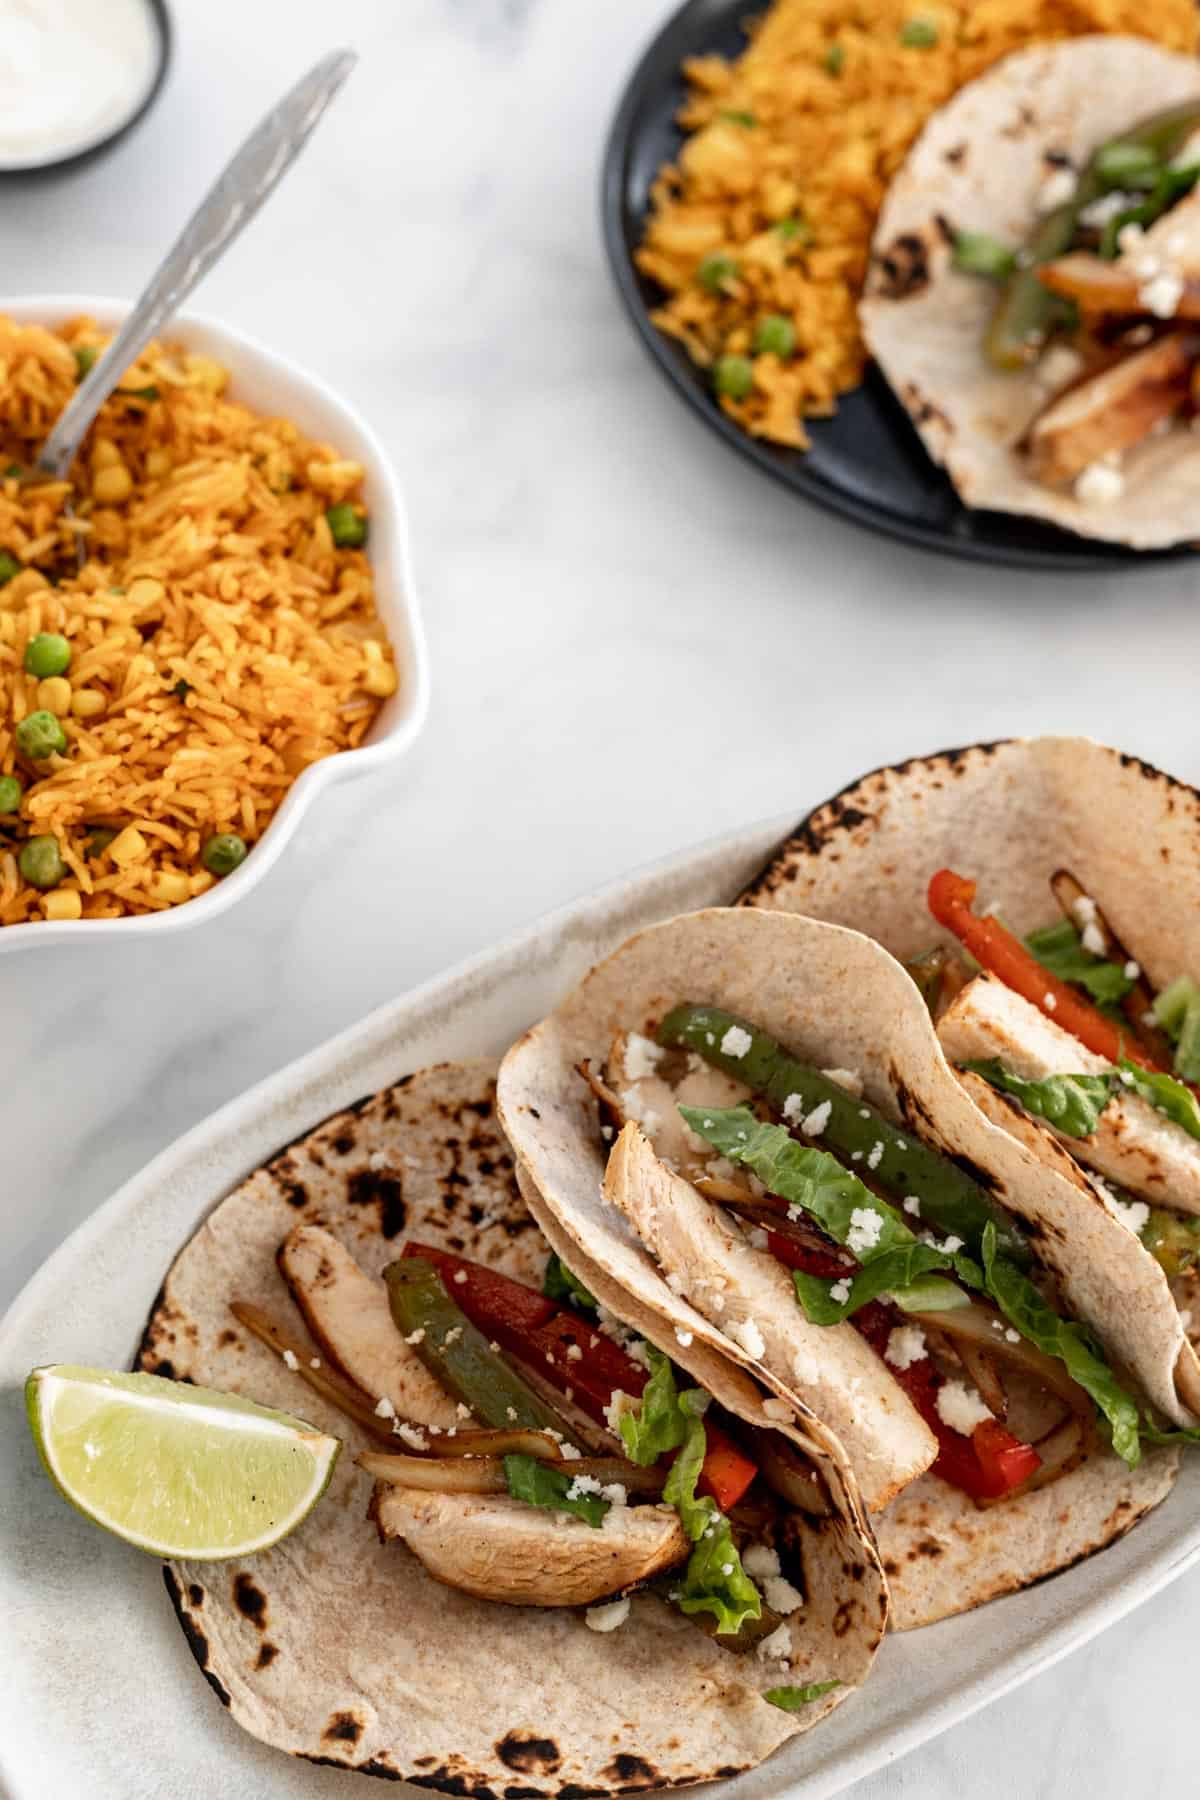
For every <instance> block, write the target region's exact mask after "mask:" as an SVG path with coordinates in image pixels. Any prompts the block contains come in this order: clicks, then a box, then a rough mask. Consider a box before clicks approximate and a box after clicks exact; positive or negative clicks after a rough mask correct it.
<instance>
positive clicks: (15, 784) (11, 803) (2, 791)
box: [0, 775, 25, 813]
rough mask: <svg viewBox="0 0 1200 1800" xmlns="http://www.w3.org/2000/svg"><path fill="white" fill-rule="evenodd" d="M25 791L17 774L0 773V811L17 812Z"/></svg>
mask: <svg viewBox="0 0 1200 1800" xmlns="http://www.w3.org/2000/svg"><path fill="white" fill-rule="evenodd" d="M24 792H25V789H24V788H23V787H22V786H21V783H20V782H19V781H18V780H17V778H16V776H15V775H0V813H15V812H16V810H17V808H18V807H19V806H20V804H21V795H22V794H23V793H24Z"/></svg>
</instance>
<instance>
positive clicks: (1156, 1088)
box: [1117, 1056, 1200, 1138]
mask: <svg viewBox="0 0 1200 1800" xmlns="http://www.w3.org/2000/svg"><path fill="white" fill-rule="evenodd" d="M1117 1079H1118V1081H1120V1082H1121V1083H1122V1084H1123V1085H1124V1086H1125V1087H1127V1088H1128V1089H1129V1090H1130V1092H1131V1093H1134V1094H1138V1095H1140V1096H1141V1098H1142V1099H1143V1100H1146V1101H1148V1102H1149V1104H1150V1105H1151V1106H1152V1107H1153V1108H1154V1110H1155V1111H1156V1112H1160V1113H1163V1114H1164V1115H1165V1116H1166V1117H1167V1118H1168V1119H1170V1120H1171V1121H1172V1123H1173V1124H1175V1125H1181V1126H1182V1127H1183V1129H1184V1131H1186V1132H1187V1134H1188V1136H1189V1137H1194V1138H1200V1102H1198V1101H1197V1099H1196V1096H1195V1094H1193V1092H1192V1090H1191V1088H1186V1087H1184V1085H1183V1083H1182V1081H1176V1079H1175V1077H1174V1076H1173V1075H1160V1074H1159V1073H1158V1072H1157V1071H1156V1070H1154V1069H1143V1068H1142V1066H1141V1064H1140V1063H1135V1062H1130V1060H1129V1058H1128V1057H1127V1056H1123V1057H1122V1058H1121V1060H1120V1062H1119V1063H1118V1064H1117Z"/></svg>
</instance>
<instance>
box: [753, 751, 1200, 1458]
mask: <svg viewBox="0 0 1200 1800" xmlns="http://www.w3.org/2000/svg"><path fill="white" fill-rule="evenodd" d="M947 866H950V867H955V868H958V869H961V870H969V871H970V874H971V876H972V878H973V879H974V880H976V881H977V883H978V887H979V898H980V901H981V903H982V905H983V907H984V908H986V909H987V910H991V911H995V912H997V913H999V914H1000V915H1001V916H1002V917H1003V919H1004V921H1005V923H1006V924H1007V925H1008V926H1009V927H1011V929H1012V930H1013V931H1014V932H1016V933H1018V934H1021V935H1024V934H1025V933H1027V932H1029V931H1031V930H1034V929H1035V928H1037V927H1039V926H1044V925H1045V924H1046V922H1047V918H1048V917H1049V916H1050V914H1051V913H1052V912H1053V908H1054V902H1053V900H1052V898H1051V896H1050V887H1049V883H1050V879H1051V877H1052V876H1053V874H1054V873H1055V871H1056V870H1059V869H1062V868H1064V867H1066V868H1069V869H1070V870H1071V871H1072V873H1073V874H1074V875H1075V876H1076V877H1077V878H1078V880H1079V881H1080V882H1081V883H1082V884H1083V886H1084V888H1085V889H1086V891H1087V892H1088V893H1089V894H1094V895H1102V896H1103V901H1104V909H1105V912H1106V914H1107V915H1108V917H1109V919H1110V921H1111V923H1112V926H1113V929H1114V930H1115V931H1116V933H1117V934H1118V936H1119V937H1120V938H1121V940H1122V942H1123V943H1124V944H1125V945H1126V946H1127V947H1128V948H1129V949H1130V950H1131V951H1133V952H1134V953H1135V954H1136V956H1137V958H1138V961H1139V964H1140V967H1141V969H1142V970H1143V971H1144V972H1145V974H1146V976H1147V977H1148V979H1149V980H1150V982H1151V983H1152V984H1153V985H1154V986H1155V987H1156V988H1159V989H1162V988H1164V987H1166V986H1167V985H1168V984H1169V983H1170V982H1171V981H1172V980H1173V979H1174V978H1175V977H1176V976H1178V975H1179V974H1180V972H1181V971H1186V970H1191V969H1200V915H1198V912H1197V907H1196V895H1197V894H1198V893H1200V794H1197V793H1196V791H1195V790H1194V789H1193V788H1190V787H1186V786H1185V785H1184V784H1183V783H1182V782H1179V781H1175V780H1173V779H1172V777H1171V776H1169V775H1164V774H1162V773H1161V771H1159V770H1157V769H1154V768H1151V767H1150V765H1149V764H1147V763H1143V762H1141V761H1139V760H1138V759H1137V758H1136V757H1132V756H1125V755H1122V754H1121V753H1120V752H1119V751H1116V750H1111V749H1107V748H1105V747H1104V746H1102V745H1100V744H1096V743H1093V742H1091V741H1090V740H1088V739H1084V738H1066V737H1048V738H1034V739H1032V740H1028V741H1021V740H1017V741H1013V742H1010V743H1000V744H976V745H972V746H969V747H968V748H966V749H963V750H951V751H944V752H942V753H941V754H939V755H935V756H927V757H916V758H913V759H912V760H911V761H909V762H905V763H900V764H898V765H897V766H896V767H895V768H890V769H877V770H875V771H874V772H873V773H872V774H870V775H866V776H864V777H863V778H862V779H861V780H860V781H857V782H855V783H853V784H852V785H851V786H850V787H848V788H846V789H845V790H844V791H843V792H842V793H841V794H839V795H837V796H836V798H834V799H833V800H830V801H827V802H826V803H825V804H824V805H823V806H820V807H818V808H817V809H816V810H815V811H814V812H812V813H810V814H809V816H808V817H807V818H806V819H804V820H803V821H802V822H801V823H800V825H799V826H798V827H797V829H796V831H795V832H794V833H793V835H792V836H791V837H790V838H789V839H788V840H787V841H786V843H784V844H783V845H782V846H781V847H780V849H779V851H778V852H777V853H776V855H775V857H774V858H773V859H772V861H771V862H770V864H769V865H768V866H767V868H766V869H764V871H763V872H762V874H761V875H760V876H759V877H758V878H757V879H756V880H755V881H754V882H753V883H752V884H751V886H750V887H749V888H748V889H747V891H746V893H745V894H744V895H743V896H742V902H741V903H742V905H744V906H749V907H754V908H766V909H771V910H783V911H788V912H801V913H805V914H807V915H809V916H810V917H812V918H816V919H825V920H830V921H833V922H836V923H838V924H841V925H848V926H851V927H852V928H853V929H855V930H856V931H861V932H864V933H866V935H867V936H869V937H872V938H874V939H875V940H876V941H877V942H878V943H880V944H882V945H883V946H884V947H885V948H886V949H888V950H890V951H891V953H892V954H893V956H895V957H898V958H899V959H900V960H901V961H907V960H909V959H911V958H913V957H915V956H918V955H920V954H921V953H922V952H923V951H925V950H928V949H929V947H930V945H931V944H932V943H934V942H941V943H943V944H947V945H950V944H953V943H954V942H955V940H954V939H953V938H952V937H951V936H950V934H949V933H947V932H945V931H944V930H943V929H942V928H941V927H940V926H939V925H938V924H937V922H936V921H935V920H934V919H933V918H932V917H931V915H930V912H929V908H928V903H927V890H928V886H929V881H930V877H931V876H932V875H933V873H934V872H935V871H936V870H938V869H940V868H943V867H947ZM1032 1011H1033V1009H1032V1008H1029V1007H1028V1006H1027V1004H1026V1003H1025V1002H1024V1001H1018V1000H1017V999H1016V997H1015V996H1012V995H1010V994H1009V992H1008V990H1007V989H1002V990H1000V992H999V993H994V992H993V983H992V982H991V981H990V980H984V981H981V982H973V983H972V984H971V985H970V987H969V988H967V989H964V990H963V992H962V994H960V995H959V996H958V999H957V1000H956V1001H955V1003H954V1004H953V1005H952V1006H951V1007H950V1009H949V1011H948V1012H947V1013H946V1015H945V1018H944V1019H943V1021H942V1026H941V1029H942V1032H943V1033H944V1038H945V1047H946V1049H947V1053H948V1054H949V1055H950V1056H951V1057H953V1058H954V1059H955V1060H958V1058H959V1055H960V1053H962V1054H963V1055H964V1056H965V1055H967V1054H969V1055H970V1056H973V1057H978V1056H980V1055H982V1056H984V1057H985V1058H986V1057H987V1056H989V1055H1002V1054H1004V1053H1005V1052H1006V1049H1007V1047H1008V1046H1009V1045H1011V1044H1013V1043H1017V1042H1019V1044H1020V1046H1021V1048H1022V1051H1023V1054H1024V1056H1025V1057H1028V1058H1031V1059H1032V1060H1028V1061H1025V1060H1020V1059H1019V1069H1024V1070H1026V1071H1027V1072H1028V1073H1029V1074H1031V1075H1032V1074H1035V1073H1037V1072H1038V1070H1039V1068H1041V1069H1042V1070H1043V1072H1050V1071H1051V1069H1052V1067H1053V1066H1054V1064H1055V1059H1058V1064H1057V1066H1058V1067H1059V1068H1060V1069H1061V1067H1062V1066H1063V1064H1064V1062H1065V1060H1066V1058H1067V1057H1068V1056H1069V1058H1070V1061H1071V1062H1072V1063H1073V1064H1074V1066H1075V1070H1076V1072H1087V1071H1089V1070H1092V1069H1093V1068H1094V1067H1095V1066H1096V1065H1095V1059H1090V1058H1089V1056H1088V1053H1087V1052H1086V1051H1085V1050H1083V1049H1081V1048H1080V1047H1079V1046H1077V1045H1074V1046H1073V1047H1072V1045H1073V1040H1072V1043H1071V1044H1068V1045H1067V1046H1066V1047H1064V1044H1063V1039H1064V1037H1065V1034H1064V1033H1063V1032H1062V1031H1061V1030H1060V1029H1059V1028H1058V1027H1057V1026H1055V1025H1054V1024H1053V1022H1052V1021H1047V1020H1046V1019H1045V1017H1044V1016H1043V1015H1042V1014H1040V1013H1037V1014H1035V1015H1034V1017H1033V1020H1032V1025H1030V1023H1029V1018H1028V1015H1029V1014H1030V1013H1031V1012H1032ZM1014 1021H1016V1024H1015V1025H1014ZM985 1027H986V1033H987V1035H984V1033H985ZM1039 1058H1040V1059H1041V1060H1040V1061H1039ZM967 1080H968V1083H969V1085H970V1091H971V1093H972V1096H973V1098H974V1099H975V1101H976V1103H977V1104H978V1105H979V1106H980V1107H982V1108H983V1109H985V1110H986V1111H987V1114H988V1117H989V1118H991V1119H992V1120H993V1122H994V1123H996V1124H998V1125H1000V1126H1001V1127H1002V1128H1003V1129H1004V1130H1005V1131H1007V1132H1008V1133H1009V1134H1010V1135H1014V1136H1015V1137H1018V1138H1019V1139H1020V1140H1021V1142H1022V1143H1023V1144H1024V1145H1025V1146H1026V1148H1027V1149H1029V1150H1030V1151H1031V1152H1032V1153H1033V1155H1034V1156H1036V1157H1037V1159H1038V1161H1039V1163H1040V1165H1041V1168H1040V1172H1039V1174H1038V1175H1037V1176H1035V1178H1034V1185H1033V1187H1032V1188H1031V1189H1026V1192H1029V1193H1036V1194H1037V1195H1038V1200H1037V1205H1038V1208H1039V1210H1040V1211H1041V1212H1042V1214H1043V1216H1044V1217H1045V1219H1046V1220H1047V1221H1048V1222H1051V1223H1053V1224H1054V1225H1055V1226H1056V1228H1057V1229H1058V1230H1059V1231H1061V1233H1062V1245H1061V1252H1062V1254H1063V1256H1064V1257H1065V1259H1066V1260H1068V1261H1070V1260H1072V1259H1073V1258H1076V1257H1078V1256H1079V1255H1084V1254H1085V1255H1086V1257H1087V1260H1088V1263H1089V1265H1090V1271H1091V1272H1090V1277H1089V1288H1090V1289H1091V1293H1090V1295H1085V1296H1081V1300H1080V1310H1081V1313H1082V1314H1083V1316H1086V1317H1088V1318H1089V1319H1090V1321H1091V1323H1092V1324H1093V1326H1094V1327H1095V1329H1096V1330H1097V1332H1098V1333H1099V1334H1100V1336H1101V1338H1102V1339H1103V1340H1104V1341H1105V1342H1106V1343H1107V1344H1108V1346H1109V1348H1110V1350H1111V1351H1112V1353H1113V1355H1114V1357H1115V1358H1116V1360H1117V1361H1119V1362H1121V1363H1123V1364H1124V1365H1125V1366H1127V1367H1129V1368H1131V1369H1133V1370H1134V1371H1136V1373H1137V1375H1138V1378H1139V1379H1140V1381H1141V1384H1142V1386H1143V1387H1144V1388H1145V1390H1146V1391H1147V1393H1149V1394H1150V1395H1151V1397H1152V1398H1153V1399H1154V1401H1155V1404H1156V1405H1157V1406H1159V1407H1160V1408H1161V1410H1162V1411H1163V1413H1164V1415H1165V1416H1166V1417H1167V1418H1169V1419H1172V1420H1174V1422H1175V1423H1177V1424H1179V1425H1188V1424H1191V1423H1192V1422H1193V1421H1194V1420H1195V1418H1196V1416H1197V1414H1198V1413H1200V1363H1198V1362H1197V1358H1196V1354H1195V1351H1194V1350H1193V1348H1192V1346H1191V1344H1190V1343H1189V1342H1188V1337H1187V1334H1186V1331H1185V1325H1184V1321H1183V1319H1182V1317H1181V1314H1180V1310H1179V1306H1178V1305H1177V1303H1176V1299H1175V1298H1174V1297H1173V1296H1172V1292H1171V1288H1170V1286H1169V1284H1168V1281H1167V1278H1166V1276H1165V1275H1164V1273H1163V1270H1162V1269H1161V1268H1160V1266H1159V1264H1158V1263H1157V1262H1156V1261H1155V1259H1154V1257H1153V1256H1151V1255H1150V1253H1149V1252H1148V1250H1147V1249H1146V1248H1145V1247H1144V1245H1143V1244H1142V1243H1141V1242H1140V1241H1139V1239H1138V1238H1137V1236H1136V1235H1135V1234H1134V1232H1133V1231H1131V1230H1129V1229H1128V1228H1127V1226H1126V1225H1125V1224H1122V1223H1121V1222H1120V1219H1119V1218H1115V1217H1113V1216H1112V1213H1111V1211H1110V1209H1109V1207H1108V1205H1107V1203H1106V1199H1105V1194H1104V1192H1103V1191H1102V1190H1101V1189H1100V1188H1098V1187H1097V1185H1096V1183H1095V1181H1094V1180H1093V1179H1092V1178H1091V1176H1090V1175H1089V1173H1088V1171H1087V1170H1086V1169H1084V1168H1082V1167H1080V1165H1079V1161H1078V1160H1077V1157H1076V1156H1074V1155H1072V1154H1071V1149H1070V1145H1069V1144H1068V1143H1066V1142H1065V1140H1064V1141H1060V1140H1058V1139H1056V1138H1055V1137H1053V1136H1052V1135H1051V1133H1050V1131H1049V1130H1047V1129H1046V1128H1045V1126H1044V1125H1042V1124H1040V1123H1039V1122H1038V1121H1036V1120H1033V1119H1031V1118H1029V1116H1028V1115H1027V1114H1026V1113H1024V1112H1023V1111H1022V1109H1021V1108H1020V1106H1018V1105H1017V1104H1016V1103H1015V1101H1013V1100H1011V1099H1010V1098H1008V1097H1006V1096H1005V1095H1003V1094H999V1093H996V1092H995V1091H994V1090H993V1089H991V1088H989V1087H988V1086H987V1085H986V1084H985V1083H984V1082H983V1081H982V1080H979V1079H978V1078H976V1077H968V1078H967ZM1093 1143H1094V1144H1095V1145H1096V1146H1098V1149H1097V1148H1088V1149H1085V1150H1084V1151H1083V1152H1082V1154H1084V1155H1087V1156H1088V1158H1089V1160H1091V1161H1092V1162H1093V1163H1094V1164H1096V1166H1098V1167H1101V1168H1102V1170H1104V1172H1106V1173H1108V1174H1109V1175H1112V1176H1113V1178H1115V1179H1118V1180H1130V1179H1131V1177H1132V1178H1134V1179H1138V1178H1140V1179H1142V1180H1146V1179H1150V1181H1151V1185H1150V1186H1149V1188H1148V1189H1147V1190H1146V1191H1148V1192H1149V1193H1150V1195H1151V1198H1153V1199H1156V1200H1157V1201H1159V1202H1160V1203H1161V1202H1163V1201H1166V1202H1168V1203H1170V1204H1172V1205H1175V1206H1177V1207H1178V1208H1179V1209H1181V1210H1186V1211H1193V1210H1194V1207H1195V1200H1194V1195H1195V1192H1196V1188H1195V1176H1194V1174H1189V1167H1190V1169H1191V1170H1194V1169H1195V1167H1196V1164H1197V1161H1198V1159H1200V1144H1197V1143H1195V1141H1194V1140H1192V1139H1190V1138H1187V1137H1185V1136H1184V1135H1183V1133H1181V1132H1180V1131H1179V1130H1178V1129H1177V1128H1176V1127H1174V1126H1168V1125H1167V1122H1166V1121H1164V1120H1163V1119H1162V1118H1161V1117H1160V1116H1159V1115H1157V1114H1155V1113H1154V1112H1153V1110H1152V1109H1151V1108H1149V1107H1146V1106H1145V1105H1144V1104H1139V1103H1138V1102H1137V1100H1136V1096H1133V1097H1126V1096H1121V1097H1119V1098H1118V1100H1117V1101H1116V1103H1115V1109H1114V1113H1113V1115H1112V1117H1111V1118H1106V1123H1105V1132H1104V1134H1103V1135H1101V1134H1097V1135H1096V1137H1095V1139H1094V1140H1089V1145H1092V1144H1093ZM1076 1148H1077V1150H1078V1146H1076ZM1106 1152H1107V1155H1106ZM1114 1155H1115V1156H1116V1157H1117V1158H1118V1163H1117V1164H1113V1163H1112V1161H1111V1159H1112V1157H1113V1156H1114ZM984 1160H986V1158H984ZM1106 1162H1107V1163H1108V1167H1107V1169H1106V1170H1105V1169H1104V1165H1105V1163H1106ZM1117 1167H1119V1169H1120V1173H1119V1174H1116V1173H1115V1170H1116V1168H1117ZM1014 1204H1015V1202H1014ZM1105 1215H1107V1217H1106V1216H1105ZM1085 1246H1086V1250H1085ZM1054 1253H1057V1252H1055V1250H1054V1248H1053V1246H1050V1247H1048V1249H1047V1254H1048V1255H1049V1254H1054ZM1189 1291H1190V1290H1188V1289H1185V1290H1184V1291H1183V1293H1182V1294H1181V1295H1180V1302H1181V1304H1183V1307H1184V1311H1185V1312H1191V1311H1192V1308H1191V1304H1190V1298H1189V1297H1188V1295H1189ZM1085 1302H1086V1310H1085ZM1195 1325H1196V1326H1200V1309H1198V1310H1197V1312H1196V1314H1195Z"/></svg>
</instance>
